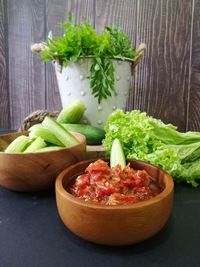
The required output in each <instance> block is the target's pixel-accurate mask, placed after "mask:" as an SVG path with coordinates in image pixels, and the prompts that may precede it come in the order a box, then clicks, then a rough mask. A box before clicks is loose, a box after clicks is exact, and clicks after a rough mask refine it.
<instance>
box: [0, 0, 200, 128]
mask: <svg viewBox="0 0 200 267" xmlns="http://www.w3.org/2000/svg"><path fill="white" fill-rule="evenodd" d="M69 11H72V12H73V13H74V15H75V18H76V20H77V21H80V19H81V18H82V17H86V18H88V19H89V20H90V22H91V23H92V25H93V26H94V27H95V28H96V29H97V31H99V32H100V31H101V30H102V29H103V27H104V25H109V24H112V23H113V22H114V21H116V20H118V22H119V24H120V25H121V27H122V29H123V30H124V31H125V32H126V33H127V34H128V35H129V37H130V38H131V41H132V43H133V45H139V43H141V42H145V43H146V44H147V50H146V53H145V56H144V58H143V60H142V62H141V64H140V65H139V66H138V68H137V70H136V73H135V76H134V79H133V80H132V82H131V90H130V95H129V99H128V103H127V109H128V110H130V109H133V108H135V109H140V110H143V111H147V112H148V113H149V114H150V115H153V116H155V117H156V118H160V119H162V120H163V121H164V122H172V123H174V124H176V125H177V126H178V127H179V129H180V130H183V131H185V130H198V131H199V130H200V120H199V118H200V45H199V44H200V1H199V0H76V1H75V0H74V1H72V0H46V1H45V0H7V1H6V0H0V129H17V128H18V127H19V125H20V123H21V121H22V120H23V119H24V118H25V116H27V115H28V114H29V113H30V112H32V111H34V110H37V109H49V110H60V109H61V102H60V96H59V91H58V88H57V83H56V77H55V74H54V70H53V67H52V65H51V63H47V64H44V63H42V62H41V61H40V57H39V56H38V55H35V54H33V53H31V51H30V45H31V44H32V43H35V42H41V41H44V40H45V39H46V37H47V34H48V32H49V31H50V30H53V32H54V33H59V27H58V24H59V23H60V22H62V21H63V20H64V19H65V18H66V16H67V14H68V12H69Z"/></svg>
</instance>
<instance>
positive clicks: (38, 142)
mask: <svg viewBox="0 0 200 267" xmlns="http://www.w3.org/2000/svg"><path fill="white" fill-rule="evenodd" d="M46 146H47V145H46V143H45V142H44V140H43V139H42V138H41V137H37V138H36V139H35V140H34V141H33V142H32V143H31V144H30V146H28V148H27V149H25V150H24V153H31V152H35V151H36V150H38V149H41V148H44V147H46Z"/></svg>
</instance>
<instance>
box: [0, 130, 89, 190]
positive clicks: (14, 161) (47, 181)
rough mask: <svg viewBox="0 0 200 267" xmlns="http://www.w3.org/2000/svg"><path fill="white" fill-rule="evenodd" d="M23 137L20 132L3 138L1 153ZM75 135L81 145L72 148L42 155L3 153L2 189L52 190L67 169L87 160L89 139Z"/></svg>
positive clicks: (0, 163)
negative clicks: (57, 179) (18, 138)
mask: <svg viewBox="0 0 200 267" xmlns="http://www.w3.org/2000/svg"><path fill="white" fill-rule="evenodd" d="M21 134H22V133H19V132H16V133H11V134H6V135H1V136H0V151H3V150H4V149H5V148H6V147H7V146H8V144H9V143H11V142H12V141H13V140H14V139H15V138H16V137H17V136H19V135H21ZM23 134H24V133H23ZM74 134H75V135H76V136H77V137H78V139H79V140H80V141H81V142H80V144H78V145H75V146H71V147H69V148H61V149H60V150H54V151H48V152H39V153H4V152H0V185H1V186H3V187H6V188H8V189H11V190H15V191H21V192H30V191H39V190H44V189H48V188H50V187H51V186H52V185H54V183H55V178H56V176H57V175H58V174H59V173H60V172H61V171H62V170H63V169H65V168H66V167H68V166H70V165H72V164H74V163H76V162H77V161H81V160H83V159H85V155H86V141H85V137H84V136H83V135H81V134H79V133H74Z"/></svg>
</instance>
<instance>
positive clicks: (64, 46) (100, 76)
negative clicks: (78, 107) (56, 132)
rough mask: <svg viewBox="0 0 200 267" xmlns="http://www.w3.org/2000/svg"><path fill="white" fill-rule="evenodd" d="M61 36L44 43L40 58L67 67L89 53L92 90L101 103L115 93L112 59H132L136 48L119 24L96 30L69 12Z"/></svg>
mask: <svg viewBox="0 0 200 267" xmlns="http://www.w3.org/2000/svg"><path fill="white" fill-rule="evenodd" d="M61 26H62V28H63V30H64V33H63V35H62V36H53V37H51V38H48V39H47V41H46V43H44V47H45V49H44V50H42V51H41V57H42V60H43V61H49V60H55V61H57V62H58V63H59V64H60V65H62V66H64V67H66V66H68V65H69V64H70V63H71V62H75V61H77V60H79V59H81V58H84V57H92V59H93V62H92V65H91V68H90V74H89V77H88V78H89V81H90V88H91V93H92V94H93V95H94V97H97V99H98V102H99V103H100V102H101V101H102V99H103V98H104V99H106V98H107V97H109V96H111V95H112V94H114V81H115V79H114V66H113V63H112V60H111V59H114V58H117V59H121V60H124V59H127V58H128V59H130V60H132V62H134V58H135V57H136V49H135V48H132V45H131V42H130V40H129V38H128V36H127V35H126V34H125V33H124V32H122V31H121V30H120V28H119V27H118V26H114V27H105V29H104V31H103V33H102V34H97V33H96V31H95V30H94V29H93V28H92V26H91V25H90V24H89V23H88V22H87V21H83V22H82V23H81V24H77V23H75V21H74V19H73V17H72V16H69V20H68V21H67V22H65V23H63V24H62V25H61Z"/></svg>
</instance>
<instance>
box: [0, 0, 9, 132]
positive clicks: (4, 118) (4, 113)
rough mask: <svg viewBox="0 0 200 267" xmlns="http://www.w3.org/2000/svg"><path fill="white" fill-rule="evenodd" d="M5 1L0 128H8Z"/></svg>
mask: <svg viewBox="0 0 200 267" xmlns="http://www.w3.org/2000/svg"><path fill="white" fill-rule="evenodd" d="M6 16H7V14H6V1H0V128H4V129H5V128H7V129H9V128H10V120H9V91H8V71H7V62H8V55H7V32H6V31H7V18H6Z"/></svg>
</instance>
